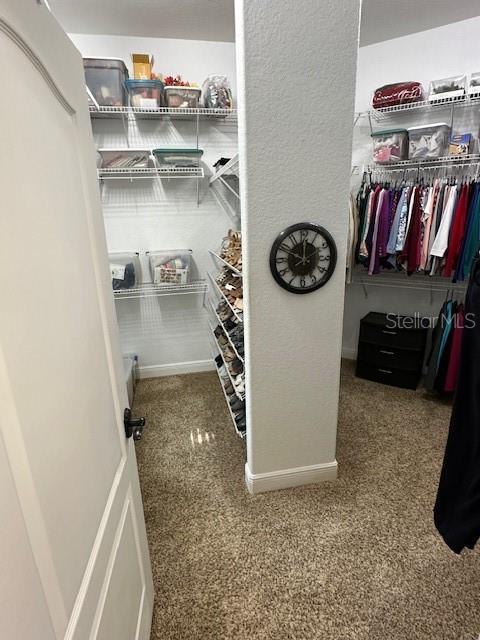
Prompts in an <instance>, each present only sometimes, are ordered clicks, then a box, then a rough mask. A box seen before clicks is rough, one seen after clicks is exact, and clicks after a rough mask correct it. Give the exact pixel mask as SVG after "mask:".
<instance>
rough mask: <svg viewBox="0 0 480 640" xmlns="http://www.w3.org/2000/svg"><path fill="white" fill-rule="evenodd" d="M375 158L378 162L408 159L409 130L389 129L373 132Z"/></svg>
mask: <svg viewBox="0 0 480 640" xmlns="http://www.w3.org/2000/svg"><path fill="white" fill-rule="evenodd" d="M372 140H373V159H374V161H375V162H377V163H378V164H388V163H389V162H399V161H400V160H406V159H407V153H408V131H407V130H406V129H388V130H386V131H376V132H375V133H372Z"/></svg>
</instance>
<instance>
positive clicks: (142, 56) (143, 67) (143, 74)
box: [132, 53, 154, 80]
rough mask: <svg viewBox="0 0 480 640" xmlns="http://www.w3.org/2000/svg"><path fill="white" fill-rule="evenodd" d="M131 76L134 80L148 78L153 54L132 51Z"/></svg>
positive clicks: (150, 73)
mask: <svg viewBox="0 0 480 640" xmlns="http://www.w3.org/2000/svg"><path fill="white" fill-rule="evenodd" d="M132 62H133V77H134V78H135V80H150V77H151V75H152V69H153V62H154V60H153V56H151V57H150V56H149V55H148V54H147V53H132Z"/></svg>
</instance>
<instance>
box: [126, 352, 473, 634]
mask: <svg viewBox="0 0 480 640" xmlns="http://www.w3.org/2000/svg"><path fill="white" fill-rule="evenodd" d="M135 412H136V414H138V415H145V416H146V418H147V425H148V426H147V429H146V430H145V434H144V439H143V440H142V442H140V443H139V445H138V446H137V455H138V462H139V470H140V481H141V486H142V493H143V501H144V506H145V517H146V523H147V533H148V539H149V545H150V553H151V560H152V566H153V575H154V582H155V591H156V601H155V610H154V620H153V629H152V640H187V639H188V640H230V639H235V640H243V639H245V640H313V639H322V640H323V639H325V640H327V639H328V640H337V639H338V640H340V639H341V640H347V639H348V640H349V639H352V640H353V639H355V640H367V639H368V640H414V639H415V640H416V639H419V640H420V639H421V640H433V639H436V640H474V639H475V640H476V639H477V638H478V637H479V634H480V597H479V596H480V551H474V552H467V553H464V554H462V555H461V556H456V555H455V554H453V553H452V552H451V551H449V549H448V548H447V547H446V546H445V544H444V543H443V541H442V540H441V539H440V538H439V536H438V535H437V533H436V531H435V528H434V525H433V521H432V508H433V503H434V500H435V493H436V488H437V482H438V476H439V472H440V467H441V462H442V457H443V450H444V446H445V441H446V435H447V429H448V421H449V415H450V406H449V405H448V404H445V403H442V402H439V401H438V400H436V399H432V398H430V397H429V396H427V395H426V394H425V393H424V392H422V391H417V392H412V391H404V390H400V389H394V388H390V387H385V386H382V385H379V384H375V383H371V382H367V381H364V380H358V379H356V378H355V377H354V375H353V368H352V364H351V363H344V364H343V367H342V384H341V399H340V418H339V429H338V451H337V459H338V463H339V479H338V480H337V481H336V482H328V483H323V484H319V485H311V486H309V487H303V488H298V489H292V490H286V491H280V492H275V493H269V494H262V495H258V496H254V497H252V496H250V495H249V494H247V492H246V490H245V485H244V460H245V458H244V456H245V453H244V445H243V443H242V441H241V440H240V439H239V438H238V437H237V436H236V435H235V433H234V430H233V426H232V424H231V421H230V416H229V413H228V410H227V407H226V405H225V401H224V398H223V395H222V391H221V389H220V387H219V384H218V379H217V376H216V374H215V372H213V373H202V374H195V375H187V376H173V377H169V378H156V379H150V380H144V381H141V382H140V383H139V385H138V388H137V395H136V400H135Z"/></svg>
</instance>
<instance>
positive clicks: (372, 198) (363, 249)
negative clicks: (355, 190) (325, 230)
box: [358, 187, 380, 262]
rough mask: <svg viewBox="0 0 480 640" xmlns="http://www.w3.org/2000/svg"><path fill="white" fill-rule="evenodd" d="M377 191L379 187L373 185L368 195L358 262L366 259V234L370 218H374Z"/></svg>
mask: <svg viewBox="0 0 480 640" xmlns="http://www.w3.org/2000/svg"><path fill="white" fill-rule="evenodd" d="M379 193H380V187H375V189H373V190H372V191H371V192H370V196H369V199H368V207H367V215H366V216H365V224H364V227H363V233H362V241H361V244H360V251H359V253H358V257H359V262H366V261H367V260H368V256H369V251H368V247H367V236H368V232H369V230H370V226H371V224H370V223H371V220H372V218H374V212H375V208H376V201H377V198H378V194H379Z"/></svg>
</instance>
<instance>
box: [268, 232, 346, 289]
mask: <svg viewBox="0 0 480 640" xmlns="http://www.w3.org/2000/svg"><path fill="white" fill-rule="evenodd" d="M336 262H337V249H336V247H335V242H334V240H333V238H332V236H331V235H330V234H329V233H328V231H327V230H326V229H324V228H323V227H320V226H318V225H316V224H311V223H309V222H300V223H299V224H294V225H293V226H291V227H288V228H287V229H285V230H284V231H282V232H281V233H280V234H279V235H278V236H277V238H276V240H275V242H274V243H273V245H272V249H271V251H270V270H271V272H272V275H273V277H274V278H275V280H276V281H277V282H278V284H279V285H280V286H281V287H283V288H284V289H286V290H287V291H291V292H292V293H310V292H312V291H315V290H316V289H319V288H320V287H322V286H323V285H324V284H325V283H326V282H327V281H328V280H329V279H330V277H331V276H332V274H333V272H334V270H335V264H336Z"/></svg>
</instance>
